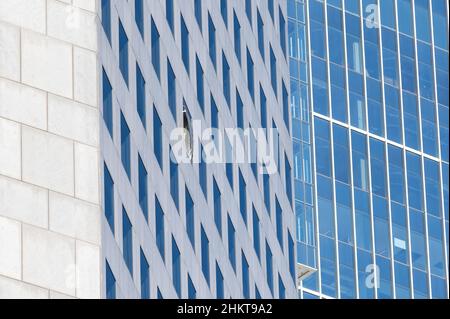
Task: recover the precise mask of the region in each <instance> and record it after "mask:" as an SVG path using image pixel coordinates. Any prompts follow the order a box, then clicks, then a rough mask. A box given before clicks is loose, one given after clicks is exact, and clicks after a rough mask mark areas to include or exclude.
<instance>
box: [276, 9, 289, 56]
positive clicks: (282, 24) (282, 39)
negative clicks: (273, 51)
mask: <svg viewBox="0 0 450 319" xmlns="http://www.w3.org/2000/svg"><path fill="white" fill-rule="evenodd" d="M278 18H279V20H280V45H281V50H283V53H284V55H286V52H287V50H286V20H285V19H284V15H283V11H282V10H281V7H280V8H279V12H278Z"/></svg>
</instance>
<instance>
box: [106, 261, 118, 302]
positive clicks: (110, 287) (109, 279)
mask: <svg viewBox="0 0 450 319" xmlns="http://www.w3.org/2000/svg"><path fill="white" fill-rule="evenodd" d="M106 299H116V278H115V277H114V274H113V272H112V270H111V268H110V267H109V264H108V261H106Z"/></svg>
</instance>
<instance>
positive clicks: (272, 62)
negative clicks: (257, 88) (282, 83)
mask: <svg viewBox="0 0 450 319" xmlns="http://www.w3.org/2000/svg"><path fill="white" fill-rule="evenodd" d="M270 78H271V83H272V89H273V92H274V93H275V96H278V83H277V58H276V57H275V53H274V52H273V49H272V46H270Z"/></svg>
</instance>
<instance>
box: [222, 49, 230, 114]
mask: <svg viewBox="0 0 450 319" xmlns="http://www.w3.org/2000/svg"><path fill="white" fill-rule="evenodd" d="M222 77H223V78H222V80H223V81H222V82H223V94H224V96H225V100H226V101H227V103H228V107H229V108H231V79H230V66H229V64H228V61H227V58H226V57H225V53H224V52H222Z"/></svg>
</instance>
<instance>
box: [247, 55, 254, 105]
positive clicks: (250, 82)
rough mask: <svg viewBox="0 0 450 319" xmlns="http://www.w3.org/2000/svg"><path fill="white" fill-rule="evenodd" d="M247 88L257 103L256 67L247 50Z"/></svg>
mask: <svg viewBox="0 0 450 319" xmlns="http://www.w3.org/2000/svg"><path fill="white" fill-rule="evenodd" d="M247 86H248V91H249V92H250V96H251V97H252V100H253V102H255V66H254V63H253V59H252V56H251V54H250V51H249V50H248V49H247Z"/></svg>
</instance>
